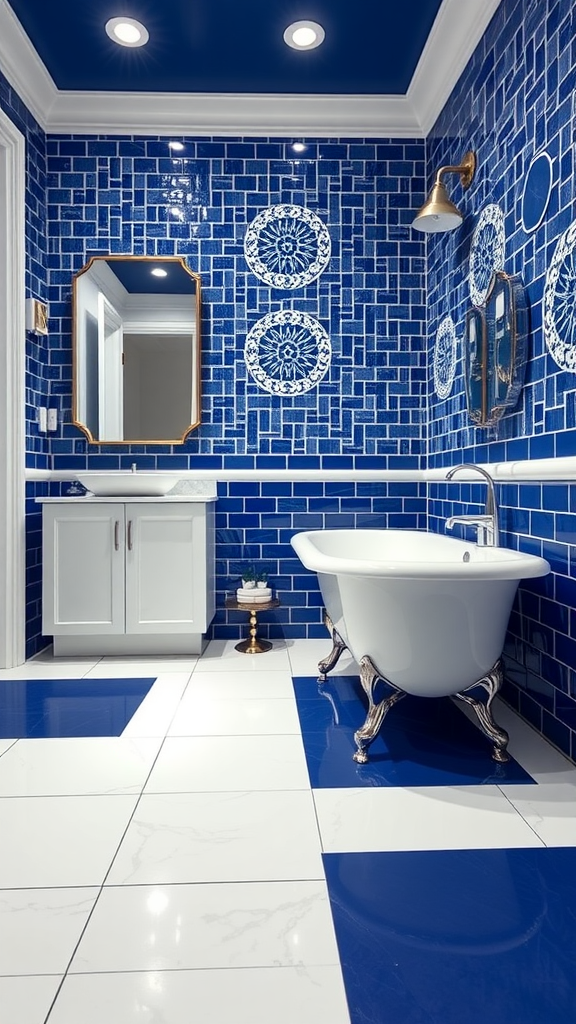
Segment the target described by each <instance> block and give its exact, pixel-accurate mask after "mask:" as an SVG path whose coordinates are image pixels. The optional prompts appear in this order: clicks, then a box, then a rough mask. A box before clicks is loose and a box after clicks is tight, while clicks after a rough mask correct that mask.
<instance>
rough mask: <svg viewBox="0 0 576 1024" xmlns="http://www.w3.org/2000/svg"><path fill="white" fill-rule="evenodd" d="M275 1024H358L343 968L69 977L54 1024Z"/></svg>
mask: <svg viewBox="0 0 576 1024" xmlns="http://www.w3.org/2000/svg"><path fill="white" fill-rule="evenodd" d="M271 1020H273V1021H274V1024H350V1016H349V1013H348V1008H347V1004H346V996H345V994H344V985H343V982H342V972H341V970H340V968H339V967H310V968H302V967H276V968H268V967H265V968H262V967H260V968H251V969H246V970H242V971H234V970H212V971H142V972H134V973H126V974H75V975H68V977H67V978H66V980H65V982H64V984H63V986H62V989H61V991H60V993H59V994H58V998H57V1000H56V1003H55V1006H54V1009H53V1011H52V1013H51V1014H50V1022H49V1024H78V1022H79V1021H81V1022H82V1024H103V1022H104V1021H105V1022H106V1024H191V1021H201V1022H202V1024H270V1022H271ZM10 1024H12V1022H10ZM14 1024H22V1020H19V1021H18V1022H16V1021H14ZM27 1024H28V1022H27ZM34 1024H36V1022H34ZM38 1024H40V1022H38Z"/></svg>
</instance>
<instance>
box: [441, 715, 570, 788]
mask: <svg viewBox="0 0 576 1024" xmlns="http://www.w3.org/2000/svg"><path fill="white" fill-rule="evenodd" d="M461 707H462V709H463V710H464V711H470V714H471V715H473V718H472V721H475V719H476V716H475V715H474V712H473V711H472V710H471V709H468V708H467V706H466V705H461ZM494 717H495V719H496V721H497V722H498V724H500V725H502V727H503V728H504V729H506V731H507V732H508V733H509V735H510V743H509V746H508V750H509V751H510V753H511V754H512V756H513V757H515V758H516V760H517V761H518V762H519V764H521V765H522V767H523V768H525V769H526V771H527V772H529V774H530V775H531V776H532V778H533V779H534V781H535V782H541V783H571V784H572V785H573V786H576V764H574V763H573V762H572V761H569V760H568V758H567V757H564V755H563V754H561V753H560V751H559V750H556V748H555V747H553V746H552V745H551V744H550V743H548V742H547V741H546V740H545V739H544V737H543V736H540V734H539V733H537V732H536V730H535V729H533V728H532V726H530V725H529V724H528V722H525V721H523V719H521V718H520V716H519V715H517V714H516V712H515V711H513V710H512V708H510V707H508V705H507V704H504V702H503V701H500V700H497V701H495V703H494ZM475 724H477V720H476V721H475Z"/></svg>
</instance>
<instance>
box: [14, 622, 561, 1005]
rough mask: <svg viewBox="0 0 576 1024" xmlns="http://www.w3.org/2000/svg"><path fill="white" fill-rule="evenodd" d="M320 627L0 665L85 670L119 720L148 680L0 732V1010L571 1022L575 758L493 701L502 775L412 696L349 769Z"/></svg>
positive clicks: (30, 681) (458, 718) (481, 748)
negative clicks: (193, 648) (87, 730)
mask: <svg viewBox="0 0 576 1024" xmlns="http://www.w3.org/2000/svg"><path fill="white" fill-rule="evenodd" d="M329 646H330V645H329V641H328V640H327V641H326V643H321V642H318V641H293V642H290V643H287V644H286V645H281V644H276V645H275V647H274V649H273V650H272V651H271V652H269V653H268V654H265V655H259V656H246V655H242V654H239V653H238V652H237V651H235V649H234V642H227V641H214V642H213V643H211V644H210V645H209V646H208V648H207V650H206V652H205V653H204V655H203V656H202V657H201V658H165V659H158V658H156V659H141V658H138V659H136V658H134V659H130V658H104V659H100V660H99V659H96V658H94V659H79V660H78V661H74V660H72V659H59V660H53V659H52V658H51V657H50V656H46V655H44V656H42V657H40V658H37V659H35V660H34V661H32V662H30V663H29V664H28V665H26V666H22V667H21V668H20V669H18V670H16V671H15V672H12V673H8V672H7V671H0V692H2V688H3V683H4V682H9V687H8V689H11V690H13V691H14V694H15V695H16V696H18V697H19V699H20V701H21V703H22V704H24V703H25V702H28V704H29V706H31V705H30V701H31V699H32V697H34V695H35V692H34V687H36V686H40V689H39V690H38V693H40V691H41V692H42V693H43V694H44V696H46V695H49V694H50V693H51V692H52V695H54V694H58V695H60V696H61V694H62V693H63V692H64V691H66V690H68V687H63V681H65V680H71V682H72V690H73V691H74V690H77V691H78V692H80V693H81V694H82V695H83V696H86V694H87V692H88V691H87V688H88V687H92V684H93V683H96V684H97V687H96V688H97V692H98V693H99V695H100V699H101V702H102V705H103V707H108V708H109V712H110V713H109V715H108V718H109V721H114V723H115V727H116V725H117V721H118V720H117V719H116V718H115V715H116V711H114V713H112V712H111V711H110V709H111V708H112V707H113V698H114V697H117V696H118V695H119V693H120V688H121V687H123V689H122V694H123V696H122V698H121V700H122V701H124V704H125V706H126V707H128V705H129V703H130V701H134V706H136V703H137V701H138V694H139V691H138V686H140V684H142V686H145V688H146V690H147V692H146V693H145V696H144V697H143V699H142V700H141V702H140V703H138V706H137V707H136V710H135V711H134V713H133V715H132V717H131V718H130V720H129V721H128V722H127V724H126V725H125V727H124V728H123V729H122V732H121V735H116V736H114V735H107V736H104V735H100V736H95V735H90V736H78V735H76V736H74V737H73V736H71V735H66V736H64V737H61V738H17V736H18V735H19V733H13V734H11V735H10V736H7V737H6V738H3V739H0V834H1V835H2V842H1V843H0V1007H1V1012H0V1019H1V1022H2V1024H78V1022H79V1021H82V1024H102V1022H103V1021H106V1024H156V1022H159V1021H162V1024H190V1021H191V1020H192V1019H194V1020H201V1021H202V1022H203V1024H270V1020H271V1019H273V1020H274V1024H480V1021H482V1024H484V1022H485V1021H493V1022H494V1024H572V1022H573V1021H574V1020H576V978H575V972H574V962H575V961H576V923H575V922H576V885H575V882H574V879H575V878H576V813H575V812H576V766H574V765H573V764H571V763H570V762H568V761H566V759H565V758H564V757H563V756H562V755H561V754H560V753H558V752H557V751H556V750H554V749H553V748H552V747H551V746H550V745H549V744H547V743H546V742H545V741H544V740H543V739H542V738H541V737H540V736H538V735H536V733H534V732H533V730H532V729H531V728H530V727H529V726H528V725H526V723H524V722H522V721H521V720H520V719H518V718H517V717H516V716H515V715H514V714H513V712H511V711H510V709H508V708H506V707H505V706H504V705H502V704H500V705H499V707H498V709H497V711H496V717H497V719H498V721H499V722H500V723H501V724H502V726H503V727H504V728H506V729H507V730H508V731H509V732H510V737H511V738H510V752H511V754H512V756H513V758H514V762H513V763H511V764H510V765H508V766H504V768H505V774H504V775H501V774H500V766H495V765H494V764H493V762H492V761H491V759H490V744H489V743H488V741H487V739H486V737H484V736H483V734H481V733H480V731H479V730H478V729H477V728H476V726H475V725H473V724H472V723H471V722H470V721H469V719H468V718H467V716H466V714H465V713H464V711H462V710H461V709H460V708H458V707H455V706H453V705H452V704H451V703H450V702H448V705H449V706H448V707H446V706H444V704H443V703H440V704H438V705H437V706H436V702H430V703H429V702H422V703H421V704H420V702H416V703H414V702H408V700H406V701H405V702H403V703H405V708H404V709H402V704H401V705H399V706H398V707H396V708H394V709H393V710H392V712H391V713H390V715H389V716H388V718H387V720H386V723H385V730H384V733H383V736H382V737H380V738H379V739H378V740H377V741H376V743H375V744H374V745H373V747H372V748H371V756H372V760H371V762H370V763H369V764H368V765H365V766H360V765H356V764H355V762H352V761H351V752H352V750H353V747H352V746H351V743H352V734H353V731H354V729H356V728H357V727H358V725H359V724H361V721H362V719H363V708H362V705H361V703H360V702H359V692H358V690H357V682H356V679H355V675H356V673H355V666H354V664H353V663H352V662H351V660H350V658H349V657H348V656H347V655H345V656H343V658H342V659H341V663H340V664H339V665H338V668H337V670H336V671H335V672H334V673H333V675H332V678H331V681H330V683H329V685H328V686H327V687H325V688H324V694H323V695H320V693H319V692H318V691H317V688H316V683H315V675H316V665H317V662H318V661H319V660H320V659H321V658H323V657H326V655H327V653H328V649H329ZM153 678H154V679H155V681H154V682H153V684H152V685H150V682H151V680H152V679H153ZM42 680H45V681H51V682H52V684H53V687H50V686H48V687H44V686H42V685H41V681H42ZM293 680H295V684H294V683H293ZM126 681H128V682H129V684H130V685H129V686H128V687H124V683H125V682H126ZM133 683H136V687H135V689H136V691H137V692H136V693H134V692H133V690H132V689H131V684H133ZM102 687H110V691H106V690H103V689H102ZM295 690H296V694H297V697H295ZM4 692H5V693H6V692H7V689H4ZM36 695H37V694H36ZM49 700H50V697H48V702H47V701H46V700H45V699H44V698H43V699H42V705H43V709H44V711H46V705H47V703H49ZM90 714H91V713H88V714H85V712H84V711H82V713H81V719H80V720H83V721H84V722H85V723H86V721H87V719H89V718H90ZM21 717H25V716H21ZM49 717H50V716H49ZM52 717H53V719H54V720H59V721H60V722H62V723H64V722H65V721H67V720H68V719H69V717H70V716H68V713H67V712H66V711H62V709H60V711H59V712H58V714H54V715H53V716H52ZM2 718H3V719H4V720H5V721H6V718H7V716H6V707H5V706H4V707H2V708H0V719H2ZM15 722H16V718H12V723H13V726H14V723H15ZM305 747H306V752H305ZM311 780H312V781H311ZM519 783H520V784H519Z"/></svg>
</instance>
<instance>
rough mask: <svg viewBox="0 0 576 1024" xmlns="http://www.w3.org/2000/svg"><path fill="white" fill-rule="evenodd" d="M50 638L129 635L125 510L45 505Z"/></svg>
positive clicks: (44, 593)
mask: <svg viewBox="0 0 576 1024" xmlns="http://www.w3.org/2000/svg"><path fill="white" fill-rule="evenodd" d="M42 532H43V543H44V558H43V561H44V572H43V586H42V606H43V618H42V628H43V632H44V633H45V634H48V635H50V634H56V635H60V636H70V635H83V634H84V635H85V634H95V633H98V634H111V633H123V632H124V621H125V617H124V506H123V505H114V504H108V503H107V502H106V503H94V504H91V503H89V504H81V503H79V502H78V503H76V502H71V503H68V504H67V505H66V506H65V507H64V506H63V505H60V504H54V505H51V504H50V505H48V504H45V505H44V515H43V531H42Z"/></svg>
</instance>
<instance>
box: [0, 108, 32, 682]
mask: <svg viewBox="0 0 576 1024" xmlns="http://www.w3.org/2000/svg"><path fill="white" fill-rule="evenodd" d="M25 151H26V144H25V139H24V136H23V135H22V134H21V133H20V132H19V131H18V129H17V128H16V126H15V125H14V124H13V123H12V121H11V120H10V118H9V117H8V116H7V115H6V114H5V113H4V112H3V111H2V110H0V439H1V442H0V668H14V667H15V666H16V665H21V664H23V662H24V661H25V658H26V642H25V637H26V597H25V590H26V536H25V497H26V485H25V459H26V446H25V437H26V427H25V365H26V364H25V346H26V333H25V321H24V296H25V273H26V263H25Z"/></svg>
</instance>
